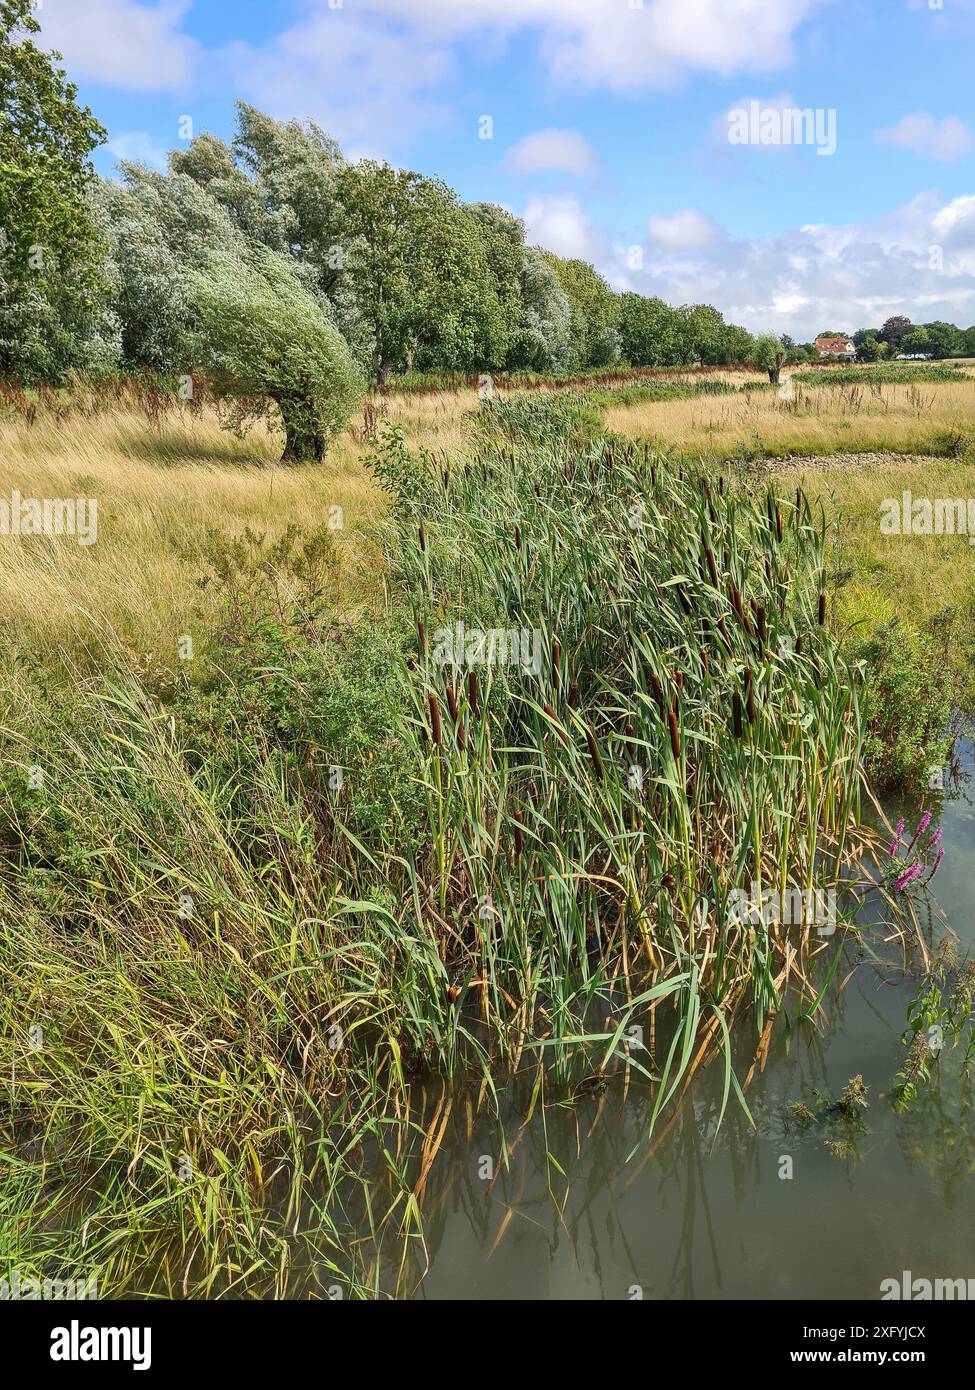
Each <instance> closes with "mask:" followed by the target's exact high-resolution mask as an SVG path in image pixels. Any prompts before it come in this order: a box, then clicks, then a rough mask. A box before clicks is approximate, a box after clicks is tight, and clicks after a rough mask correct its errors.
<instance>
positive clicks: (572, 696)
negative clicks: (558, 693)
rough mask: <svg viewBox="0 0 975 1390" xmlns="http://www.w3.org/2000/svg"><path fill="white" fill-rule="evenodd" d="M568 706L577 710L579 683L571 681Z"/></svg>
mask: <svg viewBox="0 0 975 1390" xmlns="http://www.w3.org/2000/svg"><path fill="white" fill-rule="evenodd" d="M569 704H570V705H571V706H572V708H573V709H577V708H578V705H579V683H578V681H573V682H572V684H571V685H570V686H569Z"/></svg>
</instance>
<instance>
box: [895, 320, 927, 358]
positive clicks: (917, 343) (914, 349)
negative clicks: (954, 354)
mask: <svg viewBox="0 0 975 1390" xmlns="http://www.w3.org/2000/svg"><path fill="white" fill-rule="evenodd" d="M899 350H900V351H901V352H902V353H905V354H906V355H907V356H908V357H920V356H921V355H922V354H924V353H929V352H930V351H931V344H930V342H929V340H928V330H927V329H926V328H921V327H918V328H912V329H911V331H910V333H905V334H904V337H903V338H901V340H900V345H899Z"/></svg>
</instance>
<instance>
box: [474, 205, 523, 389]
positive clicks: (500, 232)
mask: <svg viewBox="0 0 975 1390" xmlns="http://www.w3.org/2000/svg"><path fill="white" fill-rule="evenodd" d="M466 211H467V212H468V213H469V214H470V216H471V217H473V218H474V221H475V222H476V224H477V226H478V228H479V230H480V233H481V236H482V239H483V242H484V252H485V255H486V257H487V264H488V268H489V270H490V272H491V277H492V280H493V283H494V290H495V293H496V295H497V299H498V308H499V312H500V326H499V332H498V335H497V340H496V342H495V344H494V348H493V352H492V360H491V361H490V362H487V363H486V364H485V365H487V366H492V367H494V366H497V367H500V366H503V365H504V362H505V361H506V359H507V358H508V356H509V353H510V350H511V346H512V344H513V342H514V339H515V335H516V333H517V331H518V326H519V322H520V319H521V308H522V305H521V275H522V271H523V269H524V264H525V224H524V222H522V220H521V218H520V217H514V216H513V215H512V214H511V213H510V212H507V211H505V209H504V208H500V207H498V206H497V205H496V204H495V203H468V204H467V207H466Z"/></svg>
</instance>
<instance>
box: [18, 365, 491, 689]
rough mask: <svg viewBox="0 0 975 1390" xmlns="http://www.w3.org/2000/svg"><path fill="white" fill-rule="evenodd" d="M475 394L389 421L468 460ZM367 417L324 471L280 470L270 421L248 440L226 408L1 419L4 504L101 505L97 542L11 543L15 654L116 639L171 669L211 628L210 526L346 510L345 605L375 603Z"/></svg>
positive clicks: (411, 401) (413, 438)
mask: <svg viewBox="0 0 975 1390" xmlns="http://www.w3.org/2000/svg"><path fill="white" fill-rule="evenodd" d="M474 404H476V396H475V393H474V392H470V393H469V394H468V395H464V394H461V395H455V394H449V395H442V396H441V395H435V396H423V397H412V398H410V397H408V398H390V399H389V400H388V401H385V402H384V403H383V411H384V413H385V414H386V416H387V417H388V418H389V419H390V420H391V421H394V422H397V423H399V424H401V425H402V426H403V429H404V431H405V433H406V437H407V439H408V441H409V442H410V443H411V444H412V445H414V446H424V447H427V448H445V449H447V450H449V451H456V450H457V449H458V448H459V447H460V445H461V441H462V437H463V430H462V426H461V423H460V420H461V415H462V413H463V412H464V411H465V410H468V409H470V408H471V407H472V406H473V405H474ZM367 448H368V445H367V444H366V443H365V441H364V439H363V437H362V432H361V422H356V427H355V428H354V429H353V430H350V431H348V432H346V433H345V434H343V435H341V436H340V437H339V438H338V439H336V440H335V441H334V442H333V445H332V447H331V449H330V451H329V455H328V458H327V459H326V461H325V463H324V464H323V465H320V466H319V465H313V464H309V465H304V466H302V467H282V466H281V465H280V464H279V462H278V459H279V456H280V452H281V440H280V438H279V437H278V436H277V435H275V434H273V433H272V432H270V431H269V430H268V429H267V428H266V427H264V426H260V427H258V428H256V429H255V430H253V431H252V432H251V433H250V434H249V435H248V436H247V437H246V438H244V439H239V438H237V437H236V436H235V435H233V434H231V433H228V432H227V431H226V430H223V429H221V427H220V425H219V422H218V420H217V417H216V415H215V413H214V412H213V411H210V410H204V411H203V412H202V413H201V414H199V415H197V416H194V415H192V414H190V413H180V412H176V411H171V412H170V413H169V414H167V415H164V416H163V418H162V419H161V421H160V422H159V424H158V426H157V427H153V425H152V424H151V423H150V422H149V420H148V419H147V418H146V416H145V415H143V414H140V413H138V412H137V411H136V410H134V409H132V410H122V411H112V412H111V413H105V414H102V415H97V416H94V417H92V418H89V417H87V416H85V415H83V414H81V413H78V412H69V413H68V414H67V415H65V416H64V417H63V418H62V419H61V420H60V421H56V420H55V419H54V418H53V417H48V418H44V417H39V418H38V419H37V421H36V422H35V423H34V424H32V425H28V424H26V423H23V422H16V421H13V420H10V419H8V420H4V421H0V497H6V498H8V499H9V498H10V495H11V492H12V491H13V490H14V489H16V490H18V491H19V492H20V493H21V495H22V496H23V497H37V498H78V497H83V498H94V499H97V502H98V540H97V543H96V544H95V545H92V546H90V547H87V548H86V547H82V546H79V545H78V543H77V541H76V540H75V539H73V538H71V537H66V536H62V537H55V538H47V537H20V538H17V537H12V536H0V602H2V604H3V609H4V614H5V618H6V632H7V639H8V656H9V655H11V654H14V655H16V654H17V653H18V652H19V654H21V655H23V656H25V657H28V658H29V657H43V656H44V655H45V654H50V652H51V651H52V650H54V649H56V648H58V647H62V646H63V647H66V648H67V649H68V650H69V651H70V652H71V653H72V656H73V657H74V658H78V657H79V655H80V653H81V652H82V651H83V650H84V649H85V648H87V647H89V646H91V647H93V648H97V647H100V646H102V645H103V644H105V643H108V644H110V645H114V642H115V639H116V638H117V639H119V640H120V641H121V643H122V644H123V646H124V647H125V648H126V649H127V650H128V651H129V652H130V654H131V655H132V656H133V657H134V658H135V659H136V660H137V662H147V661H153V662H156V661H158V662H161V663H162V664H164V665H166V666H172V665H173V664H174V661H175V657H176V651H177V639H178V637H179V636H181V635H182V634H191V635H192V634H193V633H195V632H199V631H202V630H205V628H206V627H207V625H208V621H207V620H208V618H209V617H210V616H212V614H211V613H209V612H208V604H210V603H212V602H213V600H208V599H207V598H206V597H205V595H204V594H202V593H201V591H200V590H199V588H198V586H197V579H198V578H199V577H200V576H201V574H202V573H203V572H204V571H205V568H206V564H205V559H204V548H205V546H204V543H205V538H206V534H207V532H208V531H210V530H216V531H219V532H222V533H223V534H225V535H228V536H229V535H234V534H239V533H240V532H242V531H243V530H244V528H245V527H250V528H251V529H252V530H254V531H256V532H264V533H267V534H268V535H272V536H276V535H279V534H280V533H281V532H283V531H284V530H285V528H286V527H287V526H288V525H289V524H290V523H296V524H297V525H299V526H300V527H302V528H303V529H306V530H313V529H315V528H317V527H319V526H321V525H323V524H325V523H326V521H327V519H328V516H329V508H331V507H335V506H338V507H341V508H342V509H343V513H344V516H343V521H344V525H343V527H342V529H341V530H337V531H336V532H335V533H334V534H335V540H336V542H337V544H338V545H339V546H340V548H341V552H342V555H343V566H342V573H343V599H344V601H345V603H346V604H347V605H349V606H355V605H356V604H357V603H361V602H363V601H368V599H369V598H370V597H371V595H372V593H373V592H374V591H375V586H376V583H377V581H378V577H379V576H378V563H377V556H376V553H375V547H374V546H372V545H371V544H370V542H369V539H368V536H367V535H366V533H365V529H364V528H367V527H368V525H369V524H370V523H372V522H374V521H375V520H376V519H377V518H378V517H379V516H381V514H382V509H383V505H384V499H383V494H382V492H381V491H380V490H379V488H378V487H377V486H376V484H375V483H374V482H373V480H372V478H371V477H370V475H369V474H368V473H367V472H366V470H365V469H364V468H363V465H362V458H363V455H364V454H365V453H366V451H367Z"/></svg>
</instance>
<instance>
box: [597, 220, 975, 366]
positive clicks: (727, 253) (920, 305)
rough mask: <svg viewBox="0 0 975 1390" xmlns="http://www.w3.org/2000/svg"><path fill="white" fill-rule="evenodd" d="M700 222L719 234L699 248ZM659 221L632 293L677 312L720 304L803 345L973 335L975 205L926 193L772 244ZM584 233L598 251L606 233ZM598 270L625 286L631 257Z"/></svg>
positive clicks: (794, 232)
mask: <svg viewBox="0 0 975 1390" xmlns="http://www.w3.org/2000/svg"><path fill="white" fill-rule="evenodd" d="M580 216H581V217H582V218H583V219H584V218H585V214H584V212H582V210H581V209H580ZM697 218H700V219H701V222H702V223H703V224H704V225H709V224H710V225H711V227H712V228H713V231H714V235H713V236H712V237H711V238H710V239H709V240H707V241H706V242H705V243H704V244H701V242H700V241H699V242H698V244H697V245H696V246H694V247H692V246H690V245H689V244H688V242H687V241H686V240H682V239H681V236H680V235H679V231H678V228H679V225H680V222H679V219H685V220H686V225H687V226H689V227H693V226H694V225H695V223H696V219H697ZM654 221H656V223H657V228H658V231H659V230H660V226H661V224H663V225H664V227H665V229H666V230H665V234H664V236H663V237H660V236H658V237H656V238H654V239H653V240H652V241H651V242H650V245H649V247H648V249H647V252H646V256H645V269H644V270H642V271H635V272H634V271H632V270H627V271H626V280H627V283H628V286H629V287H630V288H632V289H635V290H638V291H639V292H640V293H641V294H656V295H659V296H660V298H661V299H664V300H665V301H666V302H667V303H669V304H684V303H702V302H704V303H710V304H714V305H715V306H716V307H717V308H718V309H720V310H721V312H722V313H723V314H724V315H725V317H726V318H727V319H728V320H729V321H730V322H733V323H742V324H744V325H745V327H747V328H749V329H751V330H752V331H753V332H760V331H768V330H771V331H773V332H776V333H791V334H792V336H793V337H795V338H797V339H799V340H802V341H805V340H807V339H809V338H811V337H812V336H813V335H814V334H816V333H817V332H820V331H822V329H824V328H827V327H832V328H841V329H843V330H845V331H849V332H853V331H854V330H856V329H857V328H861V327H867V326H876V325H879V324H881V323H882V322H883V321H884V319H885V318H887V317H888V316H889V315H891V314H907V315H908V316H909V317H911V318H913V319H914V320H915V321H916V322H921V321H924V320H931V319H948V320H950V321H952V322H954V323H957V324H959V325H961V326H962V327H968V326H969V325H971V324H975V194H967V195H965V196H963V197H960V198H955V199H954V200H952V201H951V202H948V203H945V202H943V201H942V200H940V199H938V198H937V197H935V195H933V194H931V193H922V194H919V195H918V196H917V197H916V198H914V199H912V200H911V201H910V202H909V203H906V204H904V205H903V206H901V207H899V208H895V209H893V210H892V211H891V212H889V213H887V214H884V215H881V216H879V217H877V218H876V219H874V220H872V221H869V222H862V223H849V224H817V225H808V226H804V227H798V228H794V229H791V230H788V231H784V232H782V233H781V234H780V235H778V236H773V237H764V238H752V239H749V238H736V237H733V236H731V235H730V234H728V233H727V232H726V231H724V230H722V229H721V228H718V227H716V226H715V225H714V224H713V223H711V219H710V218H708V217H707V216H706V214H703V213H697V214H694V212H693V210H691V209H687V210H685V211H684V212H683V213H680V214H675V216H674V218H662V219H659V220H658V219H651V222H654ZM586 226H587V235H588V239H589V244H590V246H591V247H594V248H598V247H599V245H600V236H599V231H598V229H596V228H593V227H592V226H591V225H589V224H588V223H587V224H586ZM691 239H692V240H693V238H691ZM595 259H596V263H597V265H598V267H599V269H600V270H601V271H602V272H603V273H604V274H605V275H607V277H608V278H610V279H611V280H613V281H614V282H618V281H619V279H620V273H621V269H622V267H623V264H624V262H623V253H622V251H621V250H618V249H617V250H615V251H612V250H611V251H610V253H609V254H608V255H606V254H602V255H597V256H596V258H595Z"/></svg>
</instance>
